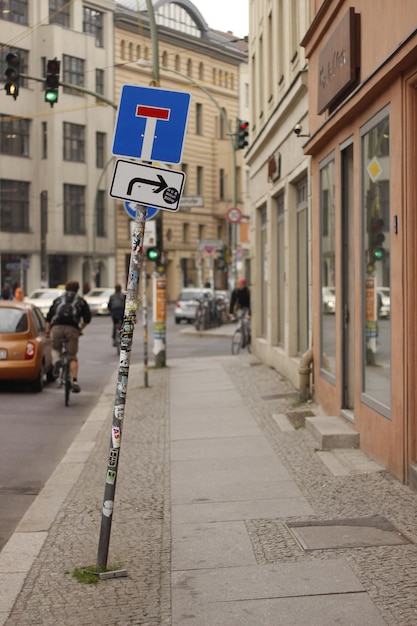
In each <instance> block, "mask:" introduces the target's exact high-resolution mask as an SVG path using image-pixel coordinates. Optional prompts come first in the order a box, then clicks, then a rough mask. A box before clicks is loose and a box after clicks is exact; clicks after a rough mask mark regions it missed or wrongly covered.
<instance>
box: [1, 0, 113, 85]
mask: <svg viewBox="0 0 417 626" xmlns="http://www.w3.org/2000/svg"><path fill="white" fill-rule="evenodd" d="M0 2H1V0H0ZM0 48H2V49H7V51H8V52H14V53H17V54H19V55H20V73H21V74H28V68H29V52H28V51H27V50H23V49H22V48H14V47H13V46H8V45H7V44H0ZM46 63H47V59H46V58H45V57H43V58H42V66H43V75H44V76H45V75H46ZM6 67H7V64H6V54H3V55H2V56H1V57H0V75H4V73H5V71H6ZM84 76H85V61H84V59H79V58H77V57H73V56H70V55H68V54H64V55H63V56H62V73H61V80H62V81H63V82H65V83H70V84H71V85H77V86H78V87H84V86H85V85H84ZM20 86H21V87H28V79H27V78H20ZM63 91H64V93H68V94H72V95H75V96H80V95H82V94H81V93H80V92H79V91H76V90H75V89H71V88H70V87H63ZM95 92H96V93H98V94H101V95H103V94H104V70H101V69H98V68H96V70H95Z"/></svg>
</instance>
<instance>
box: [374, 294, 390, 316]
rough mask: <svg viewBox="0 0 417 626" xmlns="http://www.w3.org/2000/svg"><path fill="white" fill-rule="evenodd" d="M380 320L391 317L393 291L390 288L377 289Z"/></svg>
mask: <svg viewBox="0 0 417 626" xmlns="http://www.w3.org/2000/svg"><path fill="white" fill-rule="evenodd" d="M377 303H378V318H379V319H381V318H385V319H389V317H390V315H391V290H390V288H389V287H378V289H377Z"/></svg>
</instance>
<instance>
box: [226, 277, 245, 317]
mask: <svg viewBox="0 0 417 626" xmlns="http://www.w3.org/2000/svg"><path fill="white" fill-rule="evenodd" d="M243 311H247V313H248V314H250V291H249V288H248V287H247V286H246V280H245V279H244V278H239V279H238V281H237V287H235V289H233V291H232V297H231V298H230V307H229V317H230V318H231V319H234V320H236V319H237V317H239V313H242V312H243Z"/></svg>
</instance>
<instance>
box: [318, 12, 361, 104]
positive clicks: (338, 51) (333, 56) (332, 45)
mask: <svg viewBox="0 0 417 626" xmlns="http://www.w3.org/2000/svg"><path fill="white" fill-rule="evenodd" d="M358 20H359V15H358V14H355V10H354V9H353V8H352V7H351V8H350V9H349V11H348V12H347V13H346V15H345V16H344V17H343V19H342V21H341V22H340V24H339V26H338V27H337V28H336V29H335V30H334V32H333V34H332V35H331V36H330V38H329V39H328V41H327V43H326V44H325V46H324V48H323V49H322V51H321V52H320V55H319V85H318V113H319V114H321V113H323V111H325V110H326V109H327V108H328V107H329V106H330V105H331V104H333V103H334V102H335V101H336V100H338V99H339V98H340V97H341V96H342V95H344V94H346V92H348V91H349V89H351V88H352V86H353V85H354V84H355V83H356V80H357V68H358V67H359V28H358V24H359V22H358Z"/></svg>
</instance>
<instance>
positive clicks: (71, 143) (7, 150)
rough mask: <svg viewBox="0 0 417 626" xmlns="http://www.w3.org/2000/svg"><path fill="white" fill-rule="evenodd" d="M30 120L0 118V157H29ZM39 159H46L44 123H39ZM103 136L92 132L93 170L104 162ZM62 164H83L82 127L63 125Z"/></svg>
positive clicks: (84, 132)
mask: <svg viewBox="0 0 417 626" xmlns="http://www.w3.org/2000/svg"><path fill="white" fill-rule="evenodd" d="M30 124H31V120H29V119H22V118H17V117H11V116H9V115H1V114H0V154H8V155H9V156H21V157H22V156H23V157H29V156H30V145H29V139H30ZM41 130H42V141H41V147H42V148H41V149H42V158H43V159H46V158H48V123H47V122H42V127H41ZM106 139H107V133H102V132H96V167H97V168H103V167H104V165H105V158H106V143H107V141H106ZM62 158H63V160H64V161H75V162H79V163H85V160H86V127H85V126H84V125H81V124H72V123H71V122H64V123H63V157H62Z"/></svg>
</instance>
